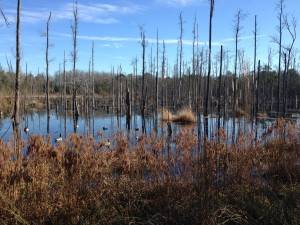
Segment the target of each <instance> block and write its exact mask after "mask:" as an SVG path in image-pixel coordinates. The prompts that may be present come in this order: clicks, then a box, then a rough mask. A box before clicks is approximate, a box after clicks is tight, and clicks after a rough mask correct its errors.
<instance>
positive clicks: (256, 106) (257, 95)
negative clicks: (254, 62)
mask: <svg viewBox="0 0 300 225" xmlns="http://www.w3.org/2000/svg"><path fill="white" fill-rule="evenodd" d="M255 86H256V102H255V114H256V118H257V117H258V113H259V88H260V60H258V69H257V79H256V85H255Z"/></svg>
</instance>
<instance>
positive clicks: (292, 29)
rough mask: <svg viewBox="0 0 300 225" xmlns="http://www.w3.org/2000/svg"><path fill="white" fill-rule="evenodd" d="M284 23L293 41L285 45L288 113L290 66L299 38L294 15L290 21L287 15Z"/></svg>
mask: <svg viewBox="0 0 300 225" xmlns="http://www.w3.org/2000/svg"><path fill="white" fill-rule="evenodd" d="M284 25H285V27H286V28H287V31H288V33H289V35H290V39H291V43H290V44H289V45H288V46H284V47H283V48H284V49H285V52H286V53H285V54H286V57H287V60H286V63H285V64H286V65H285V66H286V74H285V78H284V81H285V88H284V114H285V113H286V110H287V100H288V99H287V95H288V89H289V85H288V79H289V70H290V66H291V64H292V63H291V61H292V52H293V49H294V45H295V42H296V38H297V32H296V30H297V21H296V19H295V17H293V18H292V19H291V21H288V18H287V17H286V16H285V17H284Z"/></svg>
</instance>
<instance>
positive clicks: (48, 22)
mask: <svg viewBox="0 0 300 225" xmlns="http://www.w3.org/2000/svg"><path fill="white" fill-rule="evenodd" d="M50 22H51V12H50V13H49V17H48V20H47V29H46V104H47V133H48V134H49V132H50V101H49V29H50Z"/></svg>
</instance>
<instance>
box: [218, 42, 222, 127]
mask: <svg viewBox="0 0 300 225" xmlns="http://www.w3.org/2000/svg"><path fill="white" fill-rule="evenodd" d="M222 73H223V45H221V52H220V72H219V83H218V129H220V119H221V104H222V103H221V90H222Z"/></svg>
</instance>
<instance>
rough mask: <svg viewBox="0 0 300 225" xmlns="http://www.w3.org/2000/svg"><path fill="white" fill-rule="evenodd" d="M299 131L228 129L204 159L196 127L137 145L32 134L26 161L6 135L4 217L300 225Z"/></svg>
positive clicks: (0, 204) (0, 187) (0, 145)
mask: <svg viewBox="0 0 300 225" xmlns="http://www.w3.org/2000/svg"><path fill="white" fill-rule="evenodd" d="M299 133H300V128H299V127H297V126H295V125H292V124H288V123H286V122H284V121H283V120H281V121H279V122H278V123H276V125H275V126H273V127H272V128H270V129H269V130H268V132H267V133H265V134H264V137H263V139H262V140H260V141H257V142H254V139H251V135H247V136H240V137H239V138H238V141H237V143H236V144H234V145H228V143H227V142H226V134H225V132H224V131H222V130H221V131H220V132H219V135H220V138H219V139H217V138H216V139H215V140H211V141H210V142H207V143H206V144H205V150H206V157H205V158H203V156H202V154H201V152H199V151H198V142H197V136H196V135H194V132H193V131H192V130H191V129H182V130H181V131H180V133H179V134H178V135H177V136H176V137H174V140H172V142H171V143H170V142H169V141H168V140H167V139H162V138H159V137H156V136H155V135H153V136H145V137H143V138H141V141H140V142H139V143H138V144H137V145H135V146H132V147H129V146H130V145H129V143H128V140H127V137H126V135H123V134H118V135H116V136H115V137H114V138H112V143H113V146H112V148H111V149H107V148H106V147H105V146H103V145H102V144H101V141H99V142H97V141H95V140H94V139H93V138H90V137H80V136H77V135H72V136H71V137H69V138H68V139H67V140H65V141H64V142H63V143H60V144H58V145H52V144H51V142H50V139H48V138H43V137H40V136H33V137H31V138H30V141H29V143H28V144H25V143H23V145H24V147H25V149H26V150H27V152H28V154H27V155H26V156H24V157H22V158H21V159H19V160H15V159H14V158H15V157H14V155H15V153H14V146H13V143H4V142H2V141H0V181H1V182H0V224H38V225H40V224H45V225H46V224H56V225H60V224H61V225H63V224H71V225H73V224H74V225H75V224H89V225H96V224H103V225H104V224H105V225H106V224H108V225H110V224H113V225H119V224H121V225H122V224H124V225H125V224H164V225H169V224H171V225H173V224H174V225H185V224H186V225H187V224H207V225H217V224H251V225H252V224H253V225H254V224H274V225H277V224H278V225H279V224H292V225H293V224H294V225H296V224H299V222H300V220H299V213H300V204H299V203H300V202H299V199H300V198H299V197H300V184H299V180H300V174H299V173H298V172H297V166H298V163H299V158H300V157H299V154H300V152H299V151H300V138H299V137H300V136H299ZM253 143H255V144H253ZM171 144H172V147H170V146H171ZM202 150H203V149H202Z"/></svg>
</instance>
